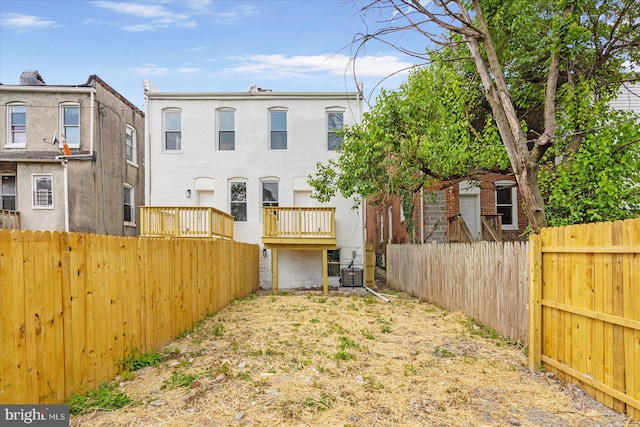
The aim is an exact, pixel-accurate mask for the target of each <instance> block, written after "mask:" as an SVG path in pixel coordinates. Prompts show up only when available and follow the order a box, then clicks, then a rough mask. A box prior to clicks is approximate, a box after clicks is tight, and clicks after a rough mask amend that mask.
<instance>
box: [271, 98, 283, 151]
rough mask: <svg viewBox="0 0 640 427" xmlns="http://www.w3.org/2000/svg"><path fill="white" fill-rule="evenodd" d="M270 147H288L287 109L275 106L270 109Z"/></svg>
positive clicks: (280, 148)
mask: <svg viewBox="0 0 640 427" xmlns="http://www.w3.org/2000/svg"><path fill="white" fill-rule="evenodd" d="M269 131H270V138H269V141H270V146H269V147H270V148H271V149H272V150H286V149H287V109H286V108H284V107H274V108H270V109H269Z"/></svg>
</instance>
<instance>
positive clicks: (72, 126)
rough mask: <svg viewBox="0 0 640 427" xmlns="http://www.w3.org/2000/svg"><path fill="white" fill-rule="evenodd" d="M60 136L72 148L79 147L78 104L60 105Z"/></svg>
mask: <svg viewBox="0 0 640 427" xmlns="http://www.w3.org/2000/svg"><path fill="white" fill-rule="evenodd" d="M60 136H61V137H64V141H66V142H67V145H68V146H69V147H72V148H80V105H79V104H62V105H60Z"/></svg>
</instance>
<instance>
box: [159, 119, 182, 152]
mask: <svg viewBox="0 0 640 427" xmlns="http://www.w3.org/2000/svg"><path fill="white" fill-rule="evenodd" d="M162 129H163V130H162V132H163V135H162V141H163V142H162V146H163V148H164V151H181V150H182V111H181V110H179V109H168V110H163V111H162Z"/></svg>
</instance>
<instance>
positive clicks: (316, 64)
mask: <svg viewBox="0 0 640 427" xmlns="http://www.w3.org/2000/svg"><path fill="white" fill-rule="evenodd" d="M231 60H232V61H234V62H235V65H233V66H232V67H228V68H227V69H226V70H225V72H227V73H238V74H254V75H255V74H265V75H266V74H268V75H270V76H274V77H310V78H311V77H315V76H317V74H318V73H325V74H326V73H329V74H330V75H333V76H344V75H345V74H347V75H352V74H353V63H352V62H351V58H350V57H349V56H347V55H342V54H335V55H311V56H302V55H297V56H285V55H281V54H273V55H245V56H239V57H233V58H231ZM412 65H413V64H411V63H409V62H405V61H402V60H401V59H400V58H399V57H397V56H394V55H382V56H366V57H363V58H358V59H357V60H356V62H355V70H356V75H357V77H358V78H360V77H377V78H384V77H387V76H389V75H392V74H394V73H398V72H399V71H400V70H404V69H407V68H410V67H411V66H412ZM400 73H401V74H404V73H406V71H400Z"/></svg>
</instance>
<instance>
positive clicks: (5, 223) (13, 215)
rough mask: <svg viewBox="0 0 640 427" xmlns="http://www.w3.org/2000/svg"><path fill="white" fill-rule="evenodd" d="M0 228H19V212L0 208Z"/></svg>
mask: <svg viewBox="0 0 640 427" xmlns="http://www.w3.org/2000/svg"><path fill="white" fill-rule="evenodd" d="M0 228H5V229H7V230H20V212H18V211H10V210H7V209H0Z"/></svg>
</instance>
